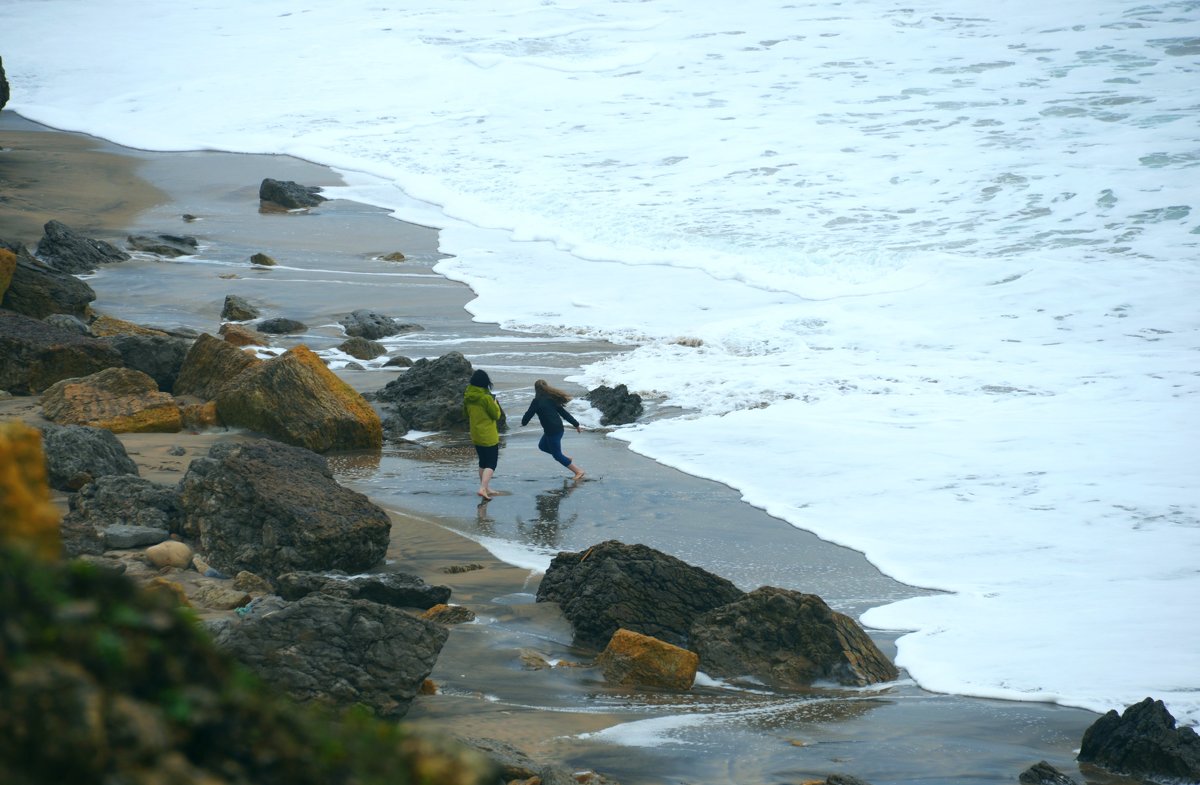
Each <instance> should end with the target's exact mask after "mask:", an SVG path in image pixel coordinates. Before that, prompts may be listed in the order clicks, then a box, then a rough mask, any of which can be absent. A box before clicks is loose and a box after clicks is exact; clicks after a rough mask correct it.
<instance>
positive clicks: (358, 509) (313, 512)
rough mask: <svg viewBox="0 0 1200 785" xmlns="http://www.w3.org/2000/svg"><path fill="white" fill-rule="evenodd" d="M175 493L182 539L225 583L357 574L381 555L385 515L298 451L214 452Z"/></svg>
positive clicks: (319, 461) (257, 447)
mask: <svg viewBox="0 0 1200 785" xmlns="http://www.w3.org/2000/svg"><path fill="white" fill-rule="evenodd" d="M179 490H180V504H181V507H182V508H183V514H184V522H183V527H182V533H183V535H184V537H186V538H187V539H189V540H191V541H193V542H196V543H199V549H200V551H201V552H202V553H204V554H205V555H206V556H207V557H208V559H209V561H210V562H211V563H212V565H213V566H214V567H216V568H217V569H219V570H220V571H221V572H223V573H225V574H226V575H234V574H236V573H238V572H240V571H242V570H248V571H250V572H253V573H256V574H258V575H262V576H264V577H266V578H268V579H270V578H274V577H275V576H278V575H282V574H284V573H287V572H297V571H313V572H322V571H328V570H345V571H347V572H352V573H353V572H361V571H363V570H367V569H370V568H371V567H374V566H376V565H377V564H378V563H379V562H380V561H382V559H383V556H384V554H385V553H386V552H387V546H388V538H389V533H390V531H391V521H390V520H389V518H388V516H387V513H385V512H384V511H383V510H382V509H380V508H379V507H378V506H376V505H375V504H374V503H372V502H371V500H370V499H368V498H367V497H366V496H364V495H363V494H361V493H357V492H355V491H351V490H349V489H348V488H344V487H342V486H341V485H338V483H337V482H336V481H334V479H333V475H332V473H331V472H330V470H329V466H328V464H327V463H326V461H325V459H324V458H322V457H321V456H320V455H317V454H316V453H314V452H311V451H309V450H305V449H302V448H299V447H289V446H287V445H284V444H280V443H278V442H273V441H269V440H266V439H262V440H259V441H255V442H249V443H241V444H238V443H220V444H216V445H214V446H213V447H212V448H211V449H210V450H209V453H208V456H207V457H201V458H196V459H194V460H193V461H192V463H191V465H190V466H189V467H188V470H187V472H186V473H185V474H184V477H183V479H182V480H181V481H180V483H179Z"/></svg>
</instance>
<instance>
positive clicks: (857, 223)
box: [0, 0, 1200, 724]
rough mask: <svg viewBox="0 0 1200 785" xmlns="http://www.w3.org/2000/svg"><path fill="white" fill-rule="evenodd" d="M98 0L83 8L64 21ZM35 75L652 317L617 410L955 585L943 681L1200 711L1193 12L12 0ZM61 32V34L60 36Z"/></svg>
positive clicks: (796, 518) (514, 298) (569, 317)
mask: <svg viewBox="0 0 1200 785" xmlns="http://www.w3.org/2000/svg"><path fill="white" fill-rule="evenodd" d="M63 20H70V24H64V23H63ZM0 26H2V27H3V29H4V30H6V31H11V33H12V35H10V36H6V41H7V42H6V45H5V53H4V56H5V68H6V70H7V72H8V75H9V79H10V81H11V83H12V87H13V98H12V101H11V104H10V107H11V108H12V109H14V110H16V111H18V112H20V113H21V114H22V115H23V116H25V117H28V118H30V119H33V120H36V121H39V122H42V123H46V124H48V125H52V126H54V127H58V128H63V129H69V130H79V131H85V132H88V133H91V134H95V135H98V136H102V137H105V138H108V139H111V140H113V141H117V142H119V143H121V144H124V145H128V146H133V147H141V148H146V149H154V150H194V149H218V150H229V151H240V152H263V153H287V154H291V155H295V156H299V157H301V158H305V159H308V160H311V161H315V162H319V163H323V164H326V165H330V166H333V167H335V168H337V169H339V170H340V171H342V172H343V173H344V175H345V178H346V181H347V186H346V187H344V188H340V189H328V190H329V193H328V195H332V196H346V197H349V198H354V199H358V200H362V201H366V202H370V203H372V204H376V205H380V206H383V207H386V208H388V209H391V210H394V211H395V215H396V216H397V217H400V218H404V219H408V220H414V221H417V222H420V223H424V224H427V225H433V226H437V227H439V228H440V229H441V230H442V231H441V248H440V249H439V250H440V251H441V252H442V253H444V254H446V255H448V256H449V257H450V258H447V259H445V260H443V261H442V262H440V263H439V264H438V266H437V268H436V269H437V270H438V272H440V273H442V274H443V275H446V276H448V277H451V278H453V279H456V280H460V281H463V282H465V283H467V284H469V285H470V286H471V288H472V290H473V291H474V292H475V294H476V299H475V300H473V301H472V302H471V303H470V305H469V306H468V308H469V310H470V311H471V313H473V314H474V316H475V318H476V319H478V320H480V321H486V322H494V323H497V324H499V325H501V326H502V327H504V328H505V329H508V330H511V331H536V332H539V333H549V334H559V335H563V336H580V337H586V338H607V339H612V340H616V341H619V342H622V343H627V344H632V345H634V346H636V347H637V348H635V349H634V350H633V351H629V352H622V353H619V354H616V355H614V356H612V357H609V358H607V359H604V360H602V361H600V362H597V363H593V364H590V365H586V366H584V367H581V368H580V369H579V370H578V372H577V373H576V374H574V375H573V376H572V377H571V380H572V381H573V382H575V383H578V384H579V385H582V386H586V387H591V386H595V385H597V384H600V383H608V384H616V383H624V384H626V385H628V386H629V387H630V389H633V390H635V391H638V392H640V393H641V394H643V395H645V396H646V397H647V398H649V399H652V400H654V401H656V402H658V403H660V404H662V405H663V406H669V407H678V408H679V409H680V410H681V411H682V412H683V414H681V415H680V416H677V417H674V418H668V419H663V420H656V421H654V422H651V423H647V424H644V425H639V426H633V427H628V428H623V429H620V430H618V431H617V432H615V433H614V436H615V437H616V438H618V439H622V440H625V441H627V442H628V444H629V446H630V447H631V448H632V449H634V450H636V451H638V452H640V453H643V454H645V455H648V456H650V457H653V458H654V459H655V460H657V461H659V462H662V463H664V464H667V465H670V466H674V467H677V468H679V469H681V470H683V471H686V472H688V473H692V474H695V475H698V476H702V477H707V478H711V479H715V480H718V481H720V482H723V483H726V484H728V485H730V486H732V487H734V488H736V489H737V490H739V491H740V492H741V493H742V494H743V496H744V498H745V500H746V501H747V502H748V503H750V504H752V505H756V506H759V507H761V508H763V509H765V510H766V511H768V512H769V513H771V514H772V515H775V516H777V517H779V518H782V519H784V520H786V521H788V522H789V523H791V524H793V525H795V526H797V527H800V528H803V529H807V530H810V531H812V532H815V533H816V534H818V535H819V536H821V537H823V538H825V539H828V540H831V541H833V542H836V543H840V544H843V545H846V546H849V547H851V548H854V549H856V550H859V551H862V552H863V553H864V554H866V556H867V557H868V559H870V560H871V561H872V562H873V563H875V564H876V565H877V566H878V567H879V568H880V569H881V570H883V571H884V572H885V573H886V574H888V575H890V576H892V577H894V578H896V579H898V580H900V581H903V582H905V583H909V584H911V585H914V586H919V587H923V588H927V589H936V590H941V591H943V592H946V593H940V594H935V595H929V596H921V597H915V598H911V599H906V600H903V601H900V602H896V603H891V604H887V605H884V606H882V607H878V608H874V609H872V610H870V611H868V612H867V613H866V614H865V615H864V616H863V621H864V622H865V623H867V624H869V625H872V626H875V627H877V628H881V629H888V630H893V631H896V632H898V633H903V634H902V635H901V636H900V637H899V639H898V642H897V650H898V651H897V661H898V662H899V664H901V665H903V666H904V667H905V668H906V669H907V671H908V672H909V673H910V674H911V675H912V677H913V678H914V679H915V680H916V681H917V682H918V683H919V684H920V685H922V686H924V687H926V688H928V689H931V690H935V691H943V692H949V693H958V694H965V695H975V696H982V697H994V698H1004V699H1016V700H1028V701H1043V702H1051V703H1061V704H1064V705H1070V706H1078V707H1083V708H1087V709H1091V710H1094V711H1104V710H1107V709H1110V708H1118V709H1119V708H1122V707H1123V706H1125V705H1128V704H1129V703H1132V702H1135V701H1137V700H1140V699H1141V698H1143V697H1145V696H1146V695H1153V696H1155V697H1160V698H1162V699H1164V700H1165V701H1166V703H1167V705H1168V707H1169V708H1170V709H1171V710H1172V711H1173V712H1174V713H1175V715H1176V716H1177V717H1178V718H1179V719H1181V720H1182V721H1184V722H1187V723H1190V724H1196V723H1197V722H1198V721H1200V685H1198V684H1197V681H1196V673H1197V672H1200V668H1197V665H1200V655H1198V654H1197V652H1200V625H1195V624H1194V623H1191V622H1190V619H1191V618H1192V617H1193V616H1194V615H1195V614H1196V611H1197V610H1198V609H1200V599H1197V598H1198V597H1200V592H1198V589H1200V572H1198V571H1197V568H1196V565H1197V564H1198V563H1200V511H1198V506H1200V505H1198V502H1200V499H1198V497H1200V494H1198V492H1197V479H1198V478H1200V459H1198V458H1197V455H1198V454H1200V451H1198V450H1197V449H1196V444H1197V442H1198V438H1197V437H1198V436H1200V417H1198V415H1197V411H1198V407H1197V392H1198V391H1200V375H1198V373H1200V371H1198V363H1197V357H1198V355H1197V350H1198V348H1200V337H1198V330H1197V327H1198V321H1200V320H1198V319H1197V316H1196V308H1195V299H1196V293H1197V292H1198V291H1200V285H1198V284H1200V273H1198V269H1197V268H1198V263H1200V253H1198V247H1200V213H1198V212H1197V210H1198V209H1200V204H1198V203H1197V189H1196V185H1195V183H1196V178H1197V172H1198V171H1200V127H1198V122H1197V120H1198V118H1200V5H1198V4H1197V3H1195V2H1151V3H1136V2H1118V1H1116V0H1099V1H1089V2H1081V1H1079V0H1070V1H1068V2H1060V3H1044V2H1037V3H1034V2H1026V1H1025V0H1017V1H1015V2H1009V3H1004V4H981V3H967V2H956V3H949V2H946V3H931V2H917V3H903V4H900V3H891V2H883V1H881V0H859V1H857V2H824V3H814V2H779V0H748V1H747V2H743V3H738V4H719V5H718V4H705V5H704V6H703V7H698V5H697V4H695V3H684V2H679V1H677V0H662V1H657V0H656V2H599V1H597V0H578V1H576V2H552V1H546V2H531V1H529V0H524V1H522V2H516V1H515V0H514V1H513V2H500V1H498V0H494V1H493V2H456V3H432V2H413V3H404V4H397V5H394V6H392V5H388V4H381V3H377V2H371V3H368V2H362V0H349V1H348V2H339V3H336V4H334V3H314V4H297V3H295V2H294V0H261V1H260V2H256V3H253V4H245V3H236V2H233V1H232V0H209V2H206V3H204V4H194V5H187V4H171V5H168V6H159V5H155V6H153V7H152V8H151V7H147V5H146V4H145V3H140V2H135V1H134V0H112V1H111V2H106V3H103V4H95V3H89V2H84V0H51V1H50V2H45V1H40V2H32V1H31V0H10V1H9V2H6V3H4V4H3V5H0ZM48 41H53V42H54V45H53V46H47V45H46V42H48Z"/></svg>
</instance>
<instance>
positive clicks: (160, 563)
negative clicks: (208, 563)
mask: <svg viewBox="0 0 1200 785" xmlns="http://www.w3.org/2000/svg"><path fill="white" fill-rule="evenodd" d="M194 554H195V552H194V551H193V550H192V549H191V547H190V546H189V545H188V544H187V543H184V542H179V541H178V540H164V541H162V542H160V543H158V544H157V545H151V546H150V547H149V548H147V549H146V560H147V561H149V562H150V563H151V564H153V565H154V566H155V567H158V568H162V567H176V568H178V569H181V570H182V569H185V568H186V567H187V566H188V565H190V564H191V563H192V556H193V555H194Z"/></svg>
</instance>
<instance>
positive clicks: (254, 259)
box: [250, 251, 279, 267]
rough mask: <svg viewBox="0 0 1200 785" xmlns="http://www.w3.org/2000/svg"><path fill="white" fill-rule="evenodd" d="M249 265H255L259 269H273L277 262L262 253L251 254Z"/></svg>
mask: <svg viewBox="0 0 1200 785" xmlns="http://www.w3.org/2000/svg"><path fill="white" fill-rule="evenodd" d="M250 264H257V265H258V266H259V267H274V266H276V265H277V264H279V262H277V261H275V257H273V256H270V255H268V254H265V253H262V252H261V251H260V252H259V253H256V254H251V256H250Z"/></svg>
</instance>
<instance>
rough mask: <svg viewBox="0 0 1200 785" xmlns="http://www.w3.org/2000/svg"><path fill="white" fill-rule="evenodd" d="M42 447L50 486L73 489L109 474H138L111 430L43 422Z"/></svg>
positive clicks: (134, 465)
mask: <svg viewBox="0 0 1200 785" xmlns="http://www.w3.org/2000/svg"><path fill="white" fill-rule="evenodd" d="M42 451H43V452H45V454H46V473H47V478H48V480H49V482H50V487H51V488H56V489H58V490H60V491H77V490H79V489H80V488H82V487H83V486H84V485H86V484H87V483H89V482H91V481H92V480H94V479H97V478H99V477H107V476H108V475H110V474H132V475H136V474H138V467H137V464H136V463H134V462H133V459H132V458H130V457H129V454H128V453H126V452H125V445H123V444H122V443H121V440H120V439H118V438H117V437H116V436H115V435H114V434H113V432H112V431H109V430H105V429H103V428H92V427H89V426H87V425H50V424H47V425H43V426H42Z"/></svg>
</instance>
